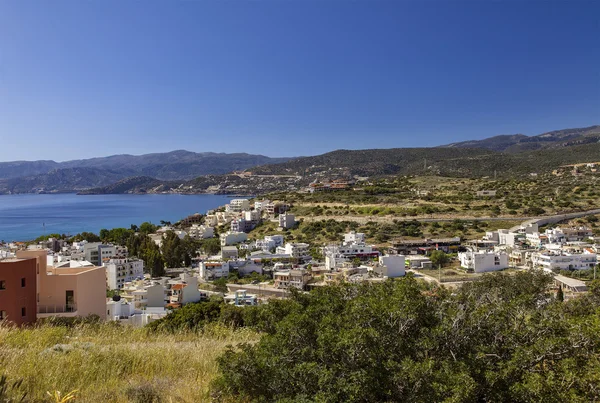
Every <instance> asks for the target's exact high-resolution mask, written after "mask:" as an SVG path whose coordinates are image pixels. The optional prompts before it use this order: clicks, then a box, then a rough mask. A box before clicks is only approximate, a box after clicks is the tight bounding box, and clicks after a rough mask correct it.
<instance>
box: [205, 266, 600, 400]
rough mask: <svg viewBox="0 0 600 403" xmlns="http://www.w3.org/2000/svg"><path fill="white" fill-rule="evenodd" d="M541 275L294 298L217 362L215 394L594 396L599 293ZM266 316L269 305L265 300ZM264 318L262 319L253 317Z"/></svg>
mask: <svg viewBox="0 0 600 403" xmlns="http://www.w3.org/2000/svg"><path fill="white" fill-rule="evenodd" d="M549 282H550V279H549V278H548V277H547V276H546V275H544V274H541V273H529V272H521V273H516V274H515V275H512V276H507V275H503V274H494V275H487V276H484V277H483V278H482V279H481V280H480V281H476V282H472V283H468V284H465V285H464V286H463V287H462V288H461V289H459V290H458V291H456V292H455V294H450V293H449V292H448V291H446V290H444V289H429V288H428V287H427V286H426V285H423V284H420V283H418V282H417V281H416V280H414V279H411V278H406V279H404V280H401V281H388V282H386V283H384V284H381V285H377V286H373V285H368V284H363V285H342V286H338V287H327V288H323V289H318V290H315V291H314V292H312V293H311V294H309V295H296V297H295V298H294V299H293V300H292V301H289V305H288V307H287V314H286V315H285V316H284V317H283V318H282V319H281V315H279V316H278V322H275V324H274V326H272V327H271V328H270V329H269V328H264V329H263V331H264V332H265V334H264V335H263V337H262V338H261V339H260V341H259V342H258V343H256V344H246V345H240V346H237V347H232V348H229V349H228V350H227V352H226V353H225V354H224V355H223V356H221V357H220V358H219V360H218V362H219V367H220V370H221V375H220V376H219V378H218V379H217V380H216V381H215V384H214V385H215V396H231V395H233V396H236V397H237V398H238V399H242V400H244V399H245V400H251V401H297V402H300V401H302V402H304V401H320V402H339V401H346V402H360V401H381V402H389V401H408V402H425V401H457V402H467V401H573V402H588V401H595V400H598V399H599V398H600V389H599V388H598V385H599V384H600V358H599V357H600V356H599V354H600V320H599V319H600V310H599V308H600V295H598V293H596V294H593V295H592V296H590V297H587V298H584V299H581V300H574V301H568V302H567V301H565V302H563V303H561V302H558V301H556V299H555V298H554V297H553V296H552V294H550V293H549V292H548V288H547V287H548V285H549ZM270 309H273V310H274V314H275V316H276V317H277V315H276V313H277V312H281V308H280V307H273V308H270V307H269V306H267V307H265V308H264V310H265V311H266V312H268V311H269V310H270ZM263 315H264V316H268V315H267V314H266V313H263Z"/></svg>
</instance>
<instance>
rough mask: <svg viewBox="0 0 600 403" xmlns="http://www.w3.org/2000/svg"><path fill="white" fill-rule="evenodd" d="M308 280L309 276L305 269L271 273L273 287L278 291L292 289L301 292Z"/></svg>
mask: <svg viewBox="0 0 600 403" xmlns="http://www.w3.org/2000/svg"><path fill="white" fill-rule="evenodd" d="M310 279H311V275H310V273H309V272H308V271H306V270H305V269H291V270H279V271H276V272H274V273H273V280H275V284H274V286H275V288H280V289H289V288H292V287H294V288H297V289H299V290H303V289H304V287H305V286H306V284H307V283H308V281H309V280H310Z"/></svg>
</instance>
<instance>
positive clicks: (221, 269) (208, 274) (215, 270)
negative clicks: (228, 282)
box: [198, 261, 229, 281]
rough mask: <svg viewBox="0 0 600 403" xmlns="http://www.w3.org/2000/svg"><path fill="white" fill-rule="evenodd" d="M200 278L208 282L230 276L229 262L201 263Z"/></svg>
mask: <svg viewBox="0 0 600 403" xmlns="http://www.w3.org/2000/svg"><path fill="white" fill-rule="evenodd" d="M198 274H199V276H200V278H201V279H204V280H206V281H209V280H216V279H218V278H221V277H227V276H228V275H229V262H217V261H210V262H200V265H199V273H198Z"/></svg>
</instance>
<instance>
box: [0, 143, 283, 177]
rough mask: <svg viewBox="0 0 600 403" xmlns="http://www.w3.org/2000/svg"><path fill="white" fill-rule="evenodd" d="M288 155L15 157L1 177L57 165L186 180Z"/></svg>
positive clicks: (4, 166)
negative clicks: (66, 159)
mask: <svg viewBox="0 0 600 403" xmlns="http://www.w3.org/2000/svg"><path fill="white" fill-rule="evenodd" d="M288 159H289V158H270V157H266V156H264V155H253V154H246V153H235V154H225V153H195V152H190V151H185V150H177V151H171V152H167V153H155V154H145V155H128V154H122V155H113V156H109V157H102V158H91V159H84V160H73V161H65V162H55V161H14V162H0V179H13V178H19V177H25V176H35V175H42V174H47V173H50V172H51V171H52V170H56V169H66V168H87V169H99V170H112V171H117V172H122V174H121V176H120V178H118V179H123V178H126V177H128V176H152V177H154V178H158V179H162V180H185V179H193V178H195V177H197V176H200V175H209V174H225V173H228V172H232V171H238V170H243V169H246V168H249V167H252V166H256V165H263V164H270V163H277V162H283V161H287V160H288Z"/></svg>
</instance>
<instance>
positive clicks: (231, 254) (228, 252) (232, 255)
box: [221, 246, 238, 260]
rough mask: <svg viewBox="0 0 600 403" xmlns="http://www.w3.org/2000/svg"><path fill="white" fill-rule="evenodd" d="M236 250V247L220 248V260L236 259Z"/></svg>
mask: <svg viewBox="0 0 600 403" xmlns="http://www.w3.org/2000/svg"><path fill="white" fill-rule="evenodd" d="M237 258H238V248H237V247H236V246H222V247H221V259H223V260H225V259H237Z"/></svg>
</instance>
